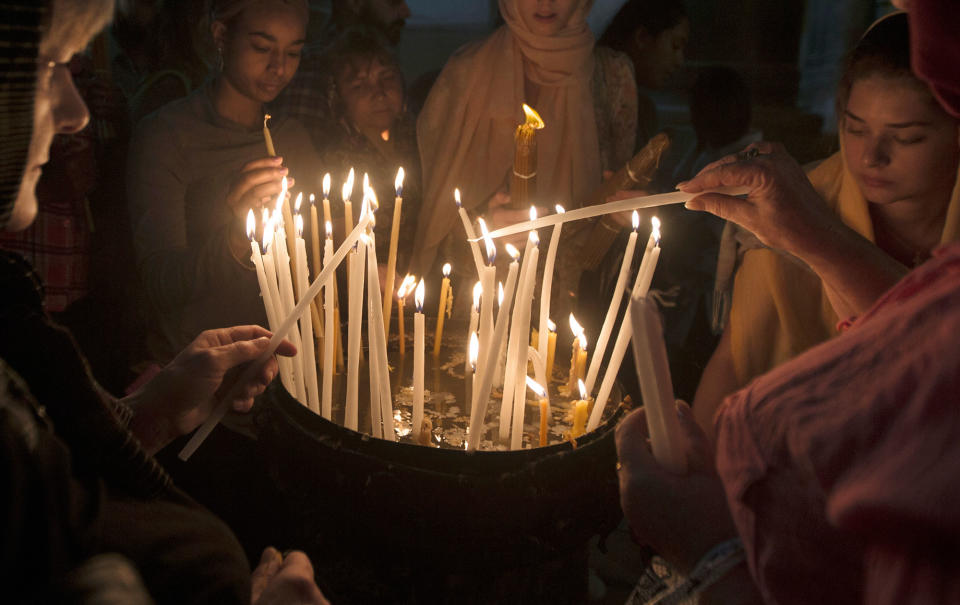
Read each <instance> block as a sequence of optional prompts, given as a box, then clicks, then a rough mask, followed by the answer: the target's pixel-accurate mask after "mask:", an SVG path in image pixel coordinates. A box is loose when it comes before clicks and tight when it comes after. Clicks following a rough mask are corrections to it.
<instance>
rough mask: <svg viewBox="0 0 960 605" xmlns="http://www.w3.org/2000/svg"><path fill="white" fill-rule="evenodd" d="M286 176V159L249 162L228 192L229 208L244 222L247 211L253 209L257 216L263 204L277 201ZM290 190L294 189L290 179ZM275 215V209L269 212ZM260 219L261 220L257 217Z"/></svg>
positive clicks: (262, 159)
mask: <svg viewBox="0 0 960 605" xmlns="http://www.w3.org/2000/svg"><path fill="white" fill-rule="evenodd" d="M286 175H287V169H286V168H285V167H284V166H283V158H281V157H279V156H274V157H265V158H260V159H259V160H253V161H252V162H247V163H246V164H244V165H243V168H241V169H240V173H239V174H238V175H237V176H236V177H235V178H234V179H233V182H232V183H231V185H230V190H229V191H228V192H227V200H226V201H227V206H229V207H230V209H231V210H232V211H233V214H234V216H236V217H237V218H239V219H240V220H241V221H245V220H246V218H247V211H249V210H250V209H251V208H253V211H254V212H255V213H256V212H258V211H259V208H260V207H261V206H263V205H264V204H269V203H271V202H272V201H273V200H276V199H277V195H279V193H280V189H281V187H282V179H283V178H284V177H285V176H286ZM287 186H288V187H292V186H293V179H292V178H288V179H287ZM270 210H271V211H272V210H273V208H270ZM257 218H259V216H258V217H257Z"/></svg>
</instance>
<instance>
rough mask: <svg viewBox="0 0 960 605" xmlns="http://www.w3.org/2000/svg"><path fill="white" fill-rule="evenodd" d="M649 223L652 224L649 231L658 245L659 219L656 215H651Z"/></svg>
mask: <svg viewBox="0 0 960 605" xmlns="http://www.w3.org/2000/svg"><path fill="white" fill-rule="evenodd" d="M650 224H651V225H653V231H652V232H651V233H652V235H653V240H654V241H655V242H656V243H657V245H658V246H659V245H660V219H658V218H657V217H653V218H651V219H650Z"/></svg>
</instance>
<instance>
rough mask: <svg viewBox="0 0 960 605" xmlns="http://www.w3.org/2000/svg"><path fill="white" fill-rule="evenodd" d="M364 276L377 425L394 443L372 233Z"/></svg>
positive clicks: (381, 306) (380, 301) (388, 377)
mask: <svg viewBox="0 0 960 605" xmlns="http://www.w3.org/2000/svg"><path fill="white" fill-rule="evenodd" d="M368 194H369V195H370V196H371V201H373V202H374V204H375V203H376V195H375V194H374V192H373V190H372V189H371V190H370V191H369V192H368ZM367 274H368V277H367V280H368V282H367V283H368V285H369V291H368V292H367V297H368V300H369V311H368V313H369V320H370V321H369V323H368V324H367V339H368V341H369V342H370V348H371V350H375V351H376V352H377V357H376V361H375V362H374V361H373V360H371V362H370V363H371V366H373V365H376V366H377V387H378V388H379V391H380V396H379V402H380V421H381V422H382V423H383V438H384V439H388V440H391V441H393V440H394V439H395V435H394V432H393V401H392V398H391V395H390V366H389V363H388V360H387V331H386V329H385V328H384V323H383V299H382V297H381V294H380V279H379V277H378V275H377V242H376V238H375V237H374V234H373V231H371V232H370V237H369V241H368V242H367ZM387 298H390V297H389V296H388V297H387ZM371 333H372V337H371Z"/></svg>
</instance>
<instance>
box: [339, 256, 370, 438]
mask: <svg viewBox="0 0 960 605" xmlns="http://www.w3.org/2000/svg"><path fill="white" fill-rule="evenodd" d="M366 249H367V248H366V246H357V248H356V250H354V251H353V252H352V253H351V254H350V266H349V268H348V269H349V271H350V273H349V274H350V275H351V278H350V287H349V288H348V293H347V301H348V304H347V307H348V312H349V316H348V321H347V402H346V408H345V411H344V419H343V426H345V427H347V428H348V429H351V430H354V431H356V430H357V429H358V423H359V417H358V409H357V393H358V390H359V388H360V328H361V326H362V325H363V264H364V261H365V260H366Z"/></svg>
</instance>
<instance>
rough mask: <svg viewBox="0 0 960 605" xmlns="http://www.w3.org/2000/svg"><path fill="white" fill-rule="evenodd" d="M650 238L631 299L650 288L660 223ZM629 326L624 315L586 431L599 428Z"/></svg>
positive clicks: (625, 342)
mask: <svg viewBox="0 0 960 605" xmlns="http://www.w3.org/2000/svg"><path fill="white" fill-rule="evenodd" d="M654 218H655V217H654ZM650 237H651V239H652V240H653V246H652V247H651V248H650V253H649V254H645V255H644V258H643V261H642V262H641V263H640V270H639V271H637V277H636V280H635V281H634V283H633V290H632V291H631V297H632V298H637V297H642V296H646V294H647V290H648V289H649V288H650V280H651V279H653V272H654V270H655V269H656V264H657V259H659V257H660V246H659V241H660V221H653V232H652V233H651V236H650ZM631 324H632V320H631V319H630V314H629V313H625V314H624V317H623V321H622V322H620V332H619V334H617V341H616V342H615V343H614V345H613V352H612V353H610V361H609V362H608V363H607V372H606V374H604V375H603V381H602V382H601V383H600V390H599V391H597V398H596V401H595V402H594V404H593V411H592V412H591V413H590V421H589V422H588V423H587V430H588V431H592V430H593V429H595V428H597V427H598V426H600V418H601V417H602V416H603V409H604V408H605V407H606V405H607V400H608V399H609V398H610V393H611V392H612V391H613V383H614V382H615V381H616V379H617V374H618V373H619V372H620V365H621V364H622V363H623V356H624V355H625V354H626V351H627V346H628V345H629V344H630V336H631V333H632V330H633V328H632V326H631Z"/></svg>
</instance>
